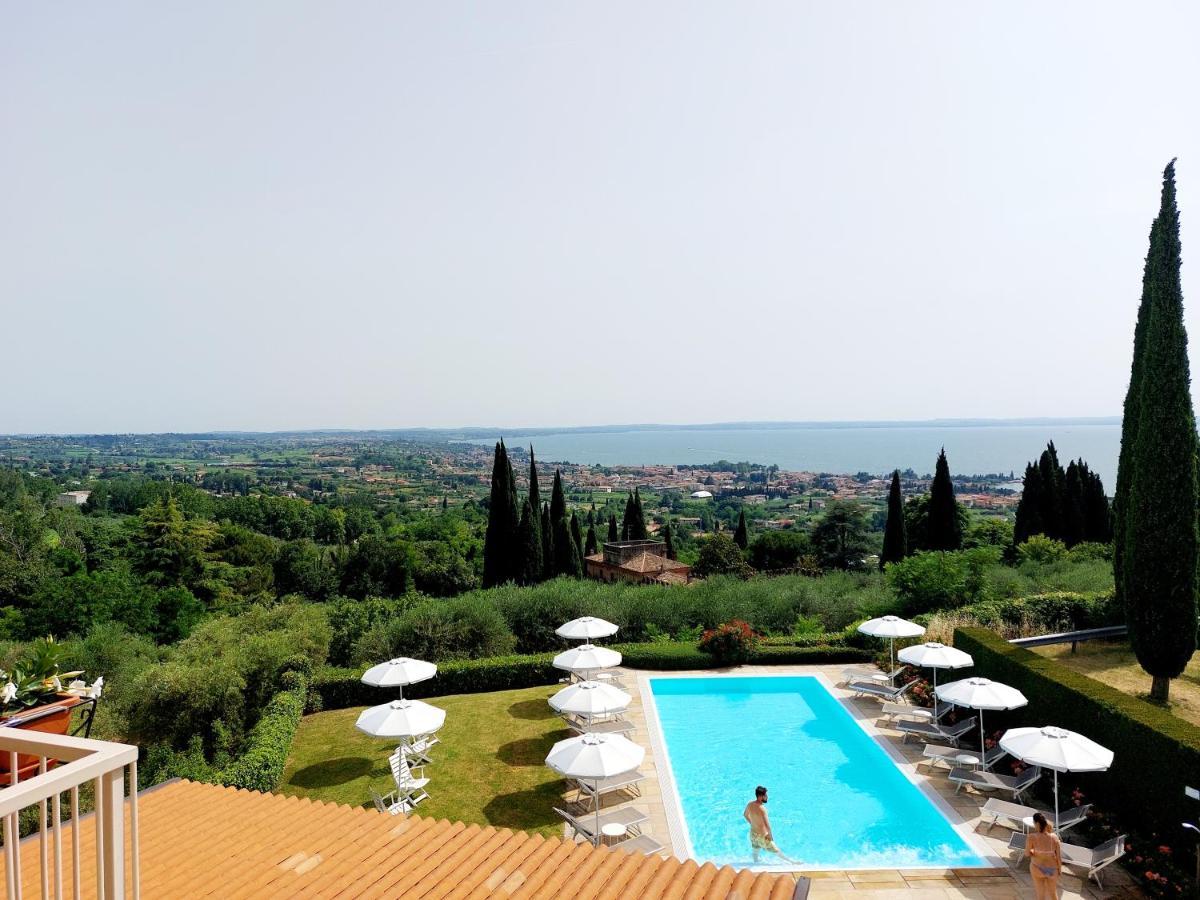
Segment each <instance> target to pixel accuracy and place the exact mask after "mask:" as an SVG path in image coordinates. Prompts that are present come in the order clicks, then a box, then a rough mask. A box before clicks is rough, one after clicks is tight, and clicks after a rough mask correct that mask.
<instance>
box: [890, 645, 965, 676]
mask: <svg viewBox="0 0 1200 900" xmlns="http://www.w3.org/2000/svg"><path fill="white" fill-rule="evenodd" d="M896 656H897V658H898V659H899V660H900V662H902V663H908V664H909V665H910V666H922V667H923V668H927V669H961V668H963V667H965V666H973V665H975V660H973V659H971V654H969V653H963V652H962V651H961V650H956V649H954V648H953V647H947V646H946V645H945V644H939V643H938V642H937V641H929V642H927V643H924V644H914V645H913V646H911V647H905V648H904V649H903V650H901V651H900V652H899V653H897V654H896Z"/></svg>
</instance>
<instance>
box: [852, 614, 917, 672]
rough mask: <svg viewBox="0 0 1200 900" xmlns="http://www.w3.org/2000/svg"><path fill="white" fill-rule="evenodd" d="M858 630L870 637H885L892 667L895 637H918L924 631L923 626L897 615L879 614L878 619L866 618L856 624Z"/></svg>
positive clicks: (893, 665) (894, 654)
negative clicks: (888, 642) (890, 647)
mask: <svg viewBox="0 0 1200 900" xmlns="http://www.w3.org/2000/svg"><path fill="white" fill-rule="evenodd" d="M858 630H859V631H861V632H862V633H863V634H869V635H870V636H871V637H877V638H887V639H888V640H889V641H890V642H891V646H892V669H895V668H896V638H910V637H919V636H920V635H922V634H924V633H925V628H924V627H923V626H921V625H918V624H917V623H916V622H910V621H908V619H902V618H900V617H899V616H880V617H879V618H878V619H868V620H867V621H866V622H863V623H862V624H861V625H859V626H858Z"/></svg>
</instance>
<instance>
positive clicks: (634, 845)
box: [612, 834, 665, 855]
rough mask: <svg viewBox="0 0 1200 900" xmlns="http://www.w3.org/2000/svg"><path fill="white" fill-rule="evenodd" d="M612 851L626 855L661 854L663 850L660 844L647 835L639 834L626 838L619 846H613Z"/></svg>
mask: <svg viewBox="0 0 1200 900" xmlns="http://www.w3.org/2000/svg"><path fill="white" fill-rule="evenodd" d="M612 849H614V850H624V851H625V852H626V853H645V854H646V855H649V854H651V853H662V852H663V850H664V849H665V848H664V847H663V845H662V844H660V843H659V842H658V841H656V840H655V839H654V838H652V837H650V835H648V834H639V835H638V836H637V837H631V838H627V839H625V840H623V841H621V843H619V844H613V845H612Z"/></svg>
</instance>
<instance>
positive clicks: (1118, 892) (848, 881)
mask: <svg viewBox="0 0 1200 900" xmlns="http://www.w3.org/2000/svg"><path fill="white" fill-rule="evenodd" d="M843 668H844V667H843V666H840V665H839V666H754V667H752V668H751V667H738V668H733V669H728V670H723V671H722V673H721V674H725V673H726V672H729V673H739V672H744V673H753V674H756V675H812V674H818V673H819V674H822V675H824V676H825V677H826V678H827V679H828V682H829V683H830V684H832V685H833V686H834V687H833V690H834V693H835V695H836V696H837V697H838V698H839V699H840V700H841V701H842V702H843V703H844V704H846V706H847V708H849V709H850V710H851V712H853V713H855V715H856V716H858V717H859V718H860V720H861V721H863V722H864V724H865V725H866V727H867V730H868V732H870V733H871V734H872V735H873V736H875V738H876V739H877V740H879V741H880V742H881V743H883V744H884V746H885V749H888V748H890V751H891V752H892V753H893V758H896V759H897V760H898V762H897V764H898V765H900V766H901V768H902V769H904V770H905V771H906V772H909V773H915V775H916V777H917V778H918V779H919V780H920V781H921V782H922V783H923V784H926V785H928V786H929V787H931V788H932V789H933V790H934V791H936V792H937V795H938V796H940V797H941V798H942V800H944V801H945V803H946V804H948V805H949V806H950V807H951V815H954V814H957V817H958V818H959V819H960V820H961V822H962V823H964V827H965V828H968V829H970V830H971V831H972V832H974V834H975V836H976V838H977V839H978V841H979V842H981V843H982V846H983V847H984V848H986V849H987V850H989V851H990V852H991V854H992V856H993V857H994V858H995V861H996V863H997V867H995V868H984V869H879V870H859V871H828V872H813V871H804V873H803V874H804V875H806V876H808V877H809V878H811V879H812V890H811V893H812V894H813V895H814V896H820V897H822V898H832V897H838V896H841V895H843V894H844V895H846V896H847V897H853V898H855V900H872V898H875V900H883V898H911V900H918V898H919V900H944V898H952V897H953V898H959V897H963V898H980V900H1007V898H1018V897H1032V896H1033V886H1032V881H1031V878H1030V875H1029V869H1028V866H1026V865H1024V864H1022V863H1021V860H1020V858H1019V857H1018V856H1017V854H1015V853H1013V852H1012V851H1010V850H1008V838H1009V835H1010V834H1011V832H1010V831H1009V830H1008V829H1006V828H1003V827H999V826H998V827H995V828H992V829H989V828H988V827H987V826H986V824H984V823H983V822H982V821H981V820H980V818H979V810H980V808H981V807H982V806H983V804H984V802H986V799H987V798H986V796H982V795H979V794H975V793H972V792H970V791H963V792H962V793H959V794H955V793H954V785H953V784H952V783H951V782H950V781H949V780H948V779H947V778H946V773H947V771H948V770H947V769H946V768H944V767H940V766H937V767H933V768H932V770H931V769H930V767H928V766H925V765H924V764H922V757H921V745H920V743H919V742H913V743H908V744H905V743H903V741H902V740H901V737H902V736H901V735H900V733H899V732H896V731H893V730H891V729H889V728H888V727H887V723H886V722H883V721H881V720H880V719H879V702H878V701H876V700H872V699H858V700H856V699H854V698H853V697H852V696H851V695H850V693H849V692H848V691H845V690H843V689H842V688H841V687H840V686H839V682H840V681H841V672H842V669H843ZM622 673H623V678H624V682H625V688H626V690H628V691H629V693H630V694H632V695H633V704H632V705H631V706H630V708H629V714H628V718H629V719H630V720H631V721H633V722H634V723H635V724H636V725H637V731H636V732H635V733H634V735H633V736H632V737H633V739H634V740H635V741H637V742H638V743H640V744H641V745H642V746H644V747H646V750H647V753H646V761H645V763H644V764H643V766H642V771H643V772H644V773H645V774H646V776H647V778H646V781H645V782H644V783H643V784H642V790H641V796H640V797H637V798H633V799H630V798H628V797H625V796H623V795H622V796H618V797H615V798H611V799H610V801H609V802H608V803H606V804H605V807H606V808H607V807H609V806H620V805H630V806H636V807H638V808H639V809H641V810H643V811H645V812H646V814H647V815H648V816H649V821H648V822H647V823H646V825H645V826H643V828H642V831H643V833H646V834H650V835H652V836H653V837H654V838H655V839H656V840H658V841H659V842H661V843H662V844H663V845H665V846H666V847H667V848H668V849H669V850H670V852H672V853H673V854H674V855H676V856H678V857H680V858H684V857H685V856H686V851H685V849H684V848H683V847H682V846H677V845H676V843H675V842H673V841H672V828H671V827H670V825H671V823H670V822H669V818H673V817H674V816H675V815H676V814H675V812H674V811H673V809H671V810H669V809H668V806H667V804H665V803H664V802H663V789H662V785H661V784H660V782H659V760H658V758H657V754H656V752H655V748H654V746H653V743H652V741H651V735H652V733H653V729H651V728H650V727H649V724H648V723H647V721H646V711H645V710H644V708H643V705H642V692H641V689H640V687H641V686H640V683H639V676H649V677H653V676H662V675H689V674H695V675H702V674H713V673H712V672H711V671H709V672H694V673H692V672H670V673H666V672H641V671H637V670H632V669H623V670H622ZM897 754H898V756H897ZM919 764H920V765H919ZM678 830H679V827H678V824H676V828H675V831H676V833H678ZM1103 878H1104V889H1103V890H1101V889H1100V888H1098V887H1097V886H1096V884H1095V882H1089V883H1088V884H1086V885H1085V884H1084V883H1083V882H1082V881H1081V880H1080V879H1079V878H1077V877H1075V876H1073V875H1070V874H1068V873H1067V872H1065V871H1064V873H1063V877H1062V879H1061V880H1060V882H1059V884H1060V887H1061V889H1062V890H1061V891H1060V896H1061V897H1063V898H1078V897H1087V898H1105V900H1107V898H1123V897H1141V896H1143V894H1142V893H1141V892H1140V890H1139V889H1138V888H1137V886H1136V884H1135V883H1134V882H1132V880H1131V879H1130V878H1129V876H1128V875H1127V874H1126V872H1125V871H1124V870H1123V869H1122V868H1121V867H1120V865H1112V866H1109V867H1108V868H1107V869H1105V870H1104V875H1103Z"/></svg>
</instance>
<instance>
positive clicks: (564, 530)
mask: <svg viewBox="0 0 1200 900" xmlns="http://www.w3.org/2000/svg"><path fill="white" fill-rule="evenodd" d="M550 527H551V528H552V529H553V530H554V574H555V575H556V576H557V575H568V576H570V577H572V578H577V577H579V576H580V575H581V574H582V571H583V566H582V564H581V562H580V559H579V552H578V550H577V549H576V546H575V541H573V540H572V539H571V521H570V519H568V518H567V517H566V516H560V517H559V518H558V519H555V520H554V521H552V522H551V523H550Z"/></svg>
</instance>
